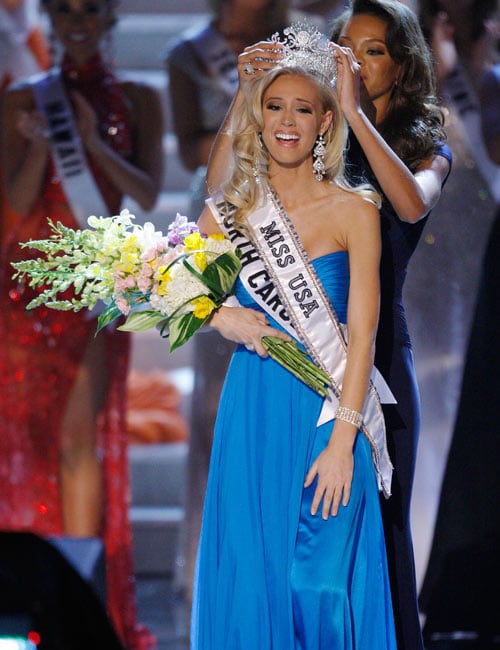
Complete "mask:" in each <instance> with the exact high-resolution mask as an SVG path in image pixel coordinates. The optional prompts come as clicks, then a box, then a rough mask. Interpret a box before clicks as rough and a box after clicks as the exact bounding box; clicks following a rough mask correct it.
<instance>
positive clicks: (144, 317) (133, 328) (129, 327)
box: [117, 310, 165, 332]
mask: <svg viewBox="0 0 500 650" xmlns="http://www.w3.org/2000/svg"><path fill="white" fill-rule="evenodd" d="M164 320H165V315H164V314H160V313H159V312H157V311H152V310H145V311H137V312H134V313H132V314H130V315H129V316H128V318H127V320H126V321H125V322H124V323H123V325H120V327H118V328H117V329H119V330H121V331H122V332H144V331H146V330H150V329H151V328H153V327H155V326H156V325H158V323H161V321H164Z"/></svg>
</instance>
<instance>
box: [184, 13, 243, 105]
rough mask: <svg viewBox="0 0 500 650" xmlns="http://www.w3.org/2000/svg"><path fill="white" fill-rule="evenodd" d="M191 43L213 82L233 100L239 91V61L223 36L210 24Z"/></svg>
mask: <svg viewBox="0 0 500 650" xmlns="http://www.w3.org/2000/svg"><path fill="white" fill-rule="evenodd" d="M189 43H190V44H191V45H192V47H193V48H194V50H195V51H196V53H197V55H198V57H199V58H200V60H201V61H203V65H204V66H205V67H206V68H207V70H208V71H209V73H210V76H211V77H212V78H213V80H214V81H215V82H216V83H218V85H219V86H220V87H221V88H222V90H223V91H224V92H225V93H226V95H228V96H229V97H231V98H232V97H233V96H234V95H235V94H236V91H237V90H238V67H237V63H238V61H237V59H236V55H235V53H234V52H233V50H232V49H231V48H230V47H229V45H228V44H227V43H226V41H225V40H224V38H223V37H222V36H221V34H219V32H218V31H217V30H216V29H215V28H214V27H213V25H212V24H210V25H208V27H206V28H205V29H203V30H202V31H201V32H199V33H197V34H195V35H194V36H192V37H191V38H190V39H189Z"/></svg>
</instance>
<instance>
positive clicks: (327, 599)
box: [191, 252, 396, 650]
mask: <svg viewBox="0 0 500 650" xmlns="http://www.w3.org/2000/svg"><path fill="white" fill-rule="evenodd" d="M313 264H314V267H315V269H316V272H317V274H318V276H319V277H320V278H321V280H322V282H323V286H324V287H325V290H326V291H327V293H328V295H329V297H330V299H331V301H332V304H333V305H334V306H335V308H336V311H337V313H338V315H339V318H340V319H341V320H345V315H346V305H347V294H348V282H349V271H348V257H347V254H346V253H345V252H338V253H332V254H330V255H327V256H324V257H321V258H318V259H317V260H315V261H314V263H313ZM237 296H238V299H239V301H240V303H242V304H244V305H246V306H251V307H254V308H256V306H255V305H254V303H252V301H251V299H250V296H249V295H248V294H247V293H246V292H245V290H244V289H243V287H242V286H241V285H239V286H238V288H237ZM321 404H322V399H321V398H320V397H319V396H318V395H316V393H314V392H313V391H312V390H310V389H309V388H308V387H307V386H305V385H304V384H303V383H302V382H300V381H299V380H297V379H296V378H295V377H294V376H293V375H292V374H291V373H289V372H287V371H286V370H284V369H283V368H282V367H281V366H279V365H278V364H277V363H276V362H275V361H273V360H272V359H270V358H267V359H261V358H260V357H259V356H258V355H257V354H255V353H252V352H248V351H247V350H246V349H245V348H244V347H242V346H238V348H237V349H236V351H235V353H234V355H233V357H232V359H231V362H230V366H229V370H228V375H227V378H226V382H225V384H224V388H223V391H222V395H221V401H220V406H219V413H218V416H217V422H216V427H215V436H214V443H213V448H212V458H211V465H210V473H209V479H208V486H207V493H206V499H205V508H204V515H203V525H202V533H201V540H200V548H199V554H198V562H197V569H196V578H195V585H194V595H193V612H192V625H191V648H192V650H344V649H345V650H347V649H356V648H357V649H358V650H366V649H367V648H370V650H393V649H395V648H396V644H395V640H394V626H393V620H392V607H391V597H390V590H389V584H388V576H387V564H386V555H385V546H384V537H383V530H382V522H381V516H380V506H379V497H378V491H377V485H376V478H375V472H374V469H373V464H372V461H371V451H370V446H369V444H368V442H367V441H366V439H365V438H364V436H362V435H361V434H359V435H358V438H357V440H356V444H355V449H354V456H355V470H354V480H353V486H352V495H351V500H350V503H349V505H348V506H347V507H345V508H344V507H342V508H341V511H340V513H339V515H338V516H337V517H336V518H332V517H330V518H329V520H328V521H326V522H325V521H323V520H322V519H321V517H320V516H318V515H317V516H316V517H312V516H311V515H310V513H309V509H310V502H311V499H312V495H313V493H314V486H312V487H311V488H309V489H307V490H304V488H303V483H304V478H305V475H306V473H307V470H308V468H309V466H310V464H311V462H312V460H313V459H314V458H315V457H316V456H317V455H318V454H319V452H320V451H321V450H322V449H323V448H324V447H325V445H326V444H327V442H328V439H329V437H330V435H331V430H332V423H331V422H330V423H326V424H325V425H323V426H322V427H319V428H318V427H317V426H316V422H317V419H318V416H319V412H320V410H321Z"/></svg>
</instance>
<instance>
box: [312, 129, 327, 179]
mask: <svg viewBox="0 0 500 650" xmlns="http://www.w3.org/2000/svg"><path fill="white" fill-rule="evenodd" d="M325 154H326V147H325V138H324V137H323V134H322V133H320V134H319V135H318V137H317V139H316V144H315V145H314V149H313V158H314V162H313V172H314V178H315V179H316V180H317V181H322V180H323V176H324V175H325Z"/></svg>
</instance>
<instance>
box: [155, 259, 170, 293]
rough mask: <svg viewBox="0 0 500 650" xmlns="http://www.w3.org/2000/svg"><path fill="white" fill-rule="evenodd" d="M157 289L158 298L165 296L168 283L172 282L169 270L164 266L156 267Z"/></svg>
mask: <svg viewBox="0 0 500 650" xmlns="http://www.w3.org/2000/svg"><path fill="white" fill-rule="evenodd" d="M156 279H157V282H158V289H157V290H156V291H157V293H158V295H159V296H165V295H166V294H167V293H168V288H167V287H168V283H169V282H170V281H171V280H172V274H171V272H170V269H169V268H167V267H166V266H159V267H158V274H157V278H156Z"/></svg>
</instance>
